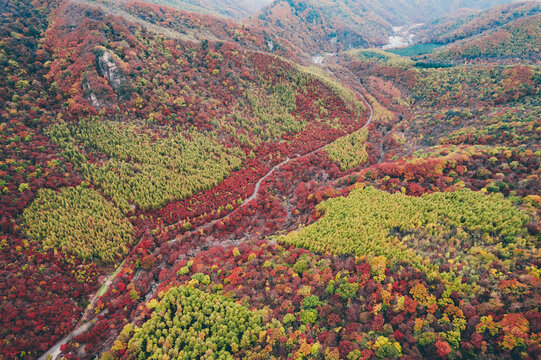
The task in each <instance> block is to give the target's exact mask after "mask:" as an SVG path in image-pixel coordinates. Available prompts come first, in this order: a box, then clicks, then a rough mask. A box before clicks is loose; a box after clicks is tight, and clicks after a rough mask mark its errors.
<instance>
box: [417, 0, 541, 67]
mask: <svg viewBox="0 0 541 360" xmlns="http://www.w3.org/2000/svg"><path fill="white" fill-rule="evenodd" d="M540 28H541V3H540V2H534V1H532V2H523V3H514V4H509V5H502V6H497V7H494V8H491V9H489V10H486V11H483V12H480V13H478V14H475V15H470V16H466V17H461V18H456V17H455V18H445V19H442V20H438V21H435V22H432V23H430V24H427V25H425V26H424V27H423V28H421V29H419V30H420V31H421V34H420V35H419V40H418V41H419V42H422V43H436V44H443V45H446V46H444V47H442V48H440V49H439V50H438V51H436V52H435V53H434V54H433V55H431V56H430V57H432V58H434V59H439V60H452V61H485V60H494V59H496V60H512V59H519V58H520V59H523V60H530V61H531V62H534V63H535V62H539V61H540V60H541V57H540V51H539V49H540V47H541V32H540V31H539V29H540Z"/></svg>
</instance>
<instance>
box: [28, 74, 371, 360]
mask: <svg viewBox="0 0 541 360" xmlns="http://www.w3.org/2000/svg"><path fill="white" fill-rule="evenodd" d="M325 68H326V70H327V71H328V72H329V73H330V74H331V75H332V76H333V77H334V78H335V79H337V80H338V81H339V82H340V83H341V80H340V78H338V77H337V76H336V75H335V74H334V72H333V71H332V70H331V69H330V68H329V67H328V66H327V65H325ZM352 90H353V91H355V93H357V94H358V95H359V96H360V97H361V99H362V100H363V102H364V103H365V104H366V106H367V107H368V109H369V110H370V115H369V117H368V120H367V122H366V123H365V124H364V125H363V126H362V128H366V127H367V126H368V125H370V123H371V122H372V118H373V117H374V110H373V108H372V105H370V103H369V102H368V101H367V100H366V98H365V97H364V96H363V94H361V93H360V92H359V91H357V90H356V89H352ZM362 128H361V129H362ZM327 145H329V144H325V145H322V146H320V147H318V148H317V149H315V150H312V151H310V152H309V153H306V154H304V155H297V157H296V158H294V159H290V158H287V159H286V160H284V161H282V162H281V163H280V164H278V165H276V166H274V167H273V168H272V169H271V170H269V171H268V172H267V173H266V174H265V175H264V176H262V177H261V178H260V179H259V180H258V181H257V183H256V184H255V187H254V191H253V192H252V194H251V195H250V196H249V197H248V198H246V199H245V200H244V201H243V202H242V204H241V205H239V206H238V207H237V208H236V209H235V210H233V211H232V212H230V213H229V214H227V215H225V216H223V217H221V218H219V219H215V220H213V221H210V222H208V223H206V224H204V225H201V226H199V227H197V228H195V229H193V230H192V231H199V230H206V229H208V228H209V227H211V226H213V225H214V224H216V223H217V222H218V221H220V220H223V219H225V218H228V217H229V216H231V215H233V214H235V213H236V212H237V211H239V210H240V209H242V208H243V207H244V206H246V205H247V204H248V203H249V202H251V201H252V200H255V199H256V198H257V196H258V195H259V190H260V188H261V184H262V183H263V181H265V180H266V179H267V178H268V177H269V176H271V175H272V174H273V173H274V172H275V171H276V170H278V169H280V168H281V167H282V166H284V165H285V164H287V163H289V162H291V161H296V160H299V159H302V158H305V157H308V156H310V155H313V154H315V153H317V152H318V151H320V150H322V149H323V148H324V147H325V146H327ZM182 223H183V221H179V222H177V223H174V224H172V225H169V226H167V227H166V228H171V227H174V226H178V225H180V224H182ZM177 239H178V238H177ZM177 239H175V240H173V242H175V241H177ZM136 247H137V245H136ZM124 261H125V260H124ZM124 261H123V262H122V263H121V264H120V266H119V267H118V268H117V270H116V271H115V272H113V273H112V274H111V275H110V276H109V277H107V280H106V281H104V283H103V284H102V286H101V287H100V290H98V292H96V294H95V295H94V296H93V297H92V299H91V302H90V304H89V305H88V307H87V310H86V311H85V313H84V314H83V316H82V318H83V319H84V318H85V316H86V315H87V311H88V310H90V309H92V307H93V305H94V303H95V302H96V301H97V300H98V298H99V296H98V294H99V293H101V292H103V287H104V286H105V287H107V286H109V285H110V284H111V283H112V281H113V280H114V277H115V276H116V274H117V273H118V270H119V269H121V268H122V266H123V265H124ZM95 321H96V317H93V318H92V319H91V320H89V321H87V322H84V323H83V324H80V325H79V326H77V327H76V328H75V329H74V330H73V331H71V332H70V333H69V334H68V335H66V336H65V337H64V338H63V339H62V340H60V341H59V342H58V343H56V344H55V345H54V346H53V347H52V348H51V349H49V350H48V351H47V352H46V353H44V354H43V355H42V356H41V357H40V358H39V359H38V360H47V356H48V355H51V357H50V359H51V360H54V359H56V358H57V357H58V356H59V355H60V347H61V346H62V345H64V344H66V343H67V342H68V341H70V340H72V339H73V338H75V337H76V336H78V335H80V334H81V333H83V332H84V331H86V330H87V329H88V328H89V327H90V326H91V325H92V324H93V323H94V322H95Z"/></svg>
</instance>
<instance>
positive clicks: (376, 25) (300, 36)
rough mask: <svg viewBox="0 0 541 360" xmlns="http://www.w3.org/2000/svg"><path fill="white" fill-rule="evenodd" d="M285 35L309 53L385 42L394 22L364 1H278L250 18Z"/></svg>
mask: <svg viewBox="0 0 541 360" xmlns="http://www.w3.org/2000/svg"><path fill="white" fill-rule="evenodd" d="M247 22H248V23H249V24H252V25H255V26H258V27H264V28H267V29H269V30H270V31H273V32H274V33H275V34H276V35H278V36H280V37H284V38H286V39H287V40H289V41H290V42H292V43H293V44H295V45H297V46H298V47H300V48H302V49H304V50H305V51H307V52H308V53H311V54H317V53H320V52H335V51H342V50H347V49H350V48H358V47H369V46H374V45H379V44H383V43H385V41H386V39H387V37H388V35H389V34H391V33H392V27H391V23H389V22H388V21H386V20H384V19H382V18H381V17H380V16H378V15H377V14H375V13H374V12H372V11H371V10H369V9H368V7H367V6H366V4H365V3H364V2H361V1H352V2H348V1H336V0H323V1H312V0H310V1H300V0H287V1H281V0H279V1H275V2H273V3H272V4H271V5H269V6H268V7H266V8H264V9H263V10H261V11H260V12H259V13H258V14H257V15H256V16H253V17H252V18H251V19H250V20H248V21H247Z"/></svg>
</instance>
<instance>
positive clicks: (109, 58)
mask: <svg viewBox="0 0 541 360" xmlns="http://www.w3.org/2000/svg"><path fill="white" fill-rule="evenodd" d="M98 71H99V73H100V75H101V76H103V77H104V78H106V79H107V80H108V81H109V84H110V85H111V87H112V88H113V90H114V91H115V93H117V95H120V94H118V92H120V91H122V90H123V88H124V85H125V83H126V78H125V77H124V74H123V73H122V71H121V70H120V68H119V67H118V65H117V64H116V63H115V61H114V58H113V55H112V54H111V52H110V51H104V52H103V54H101V55H99V56H98Z"/></svg>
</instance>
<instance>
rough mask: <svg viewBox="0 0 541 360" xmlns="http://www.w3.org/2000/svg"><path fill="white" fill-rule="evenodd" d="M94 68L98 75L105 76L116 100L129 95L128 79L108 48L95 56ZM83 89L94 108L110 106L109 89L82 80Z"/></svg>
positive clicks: (112, 100) (112, 101)
mask: <svg viewBox="0 0 541 360" xmlns="http://www.w3.org/2000/svg"><path fill="white" fill-rule="evenodd" d="M96 70H97V71H98V75H99V76H101V77H103V78H105V79H106V80H107V81H108V82H109V85H110V86H111V88H112V89H113V91H114V92H115V94H116V98H117V99H118V100H123V99H126V98H128V97H129V92H128V86H127V85H128V81H127V79H126V77H125V76H124V74H123V73H122V70H121V69H120V67H119V66H118V65H117V63H116V62H115V59H114V56H113V54H112V53H111V52H110V51H109V50H105V51H104V52H103V53H101V54H99V55H97V57H96ZM83 89H84V90H85V95H86V98H87V99H88V101H89V102H90V105H92V106H93V107H94V108H96V109H102V108H104V107H108V106H112V105H113V103H114V101H115V100H114V98H113V97H111V93H110V91H107V90H105V89H103V88H100V87H97V88H95V86H92V85H91V84H90V83H89V82H88V81H83Z"/></svg>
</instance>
